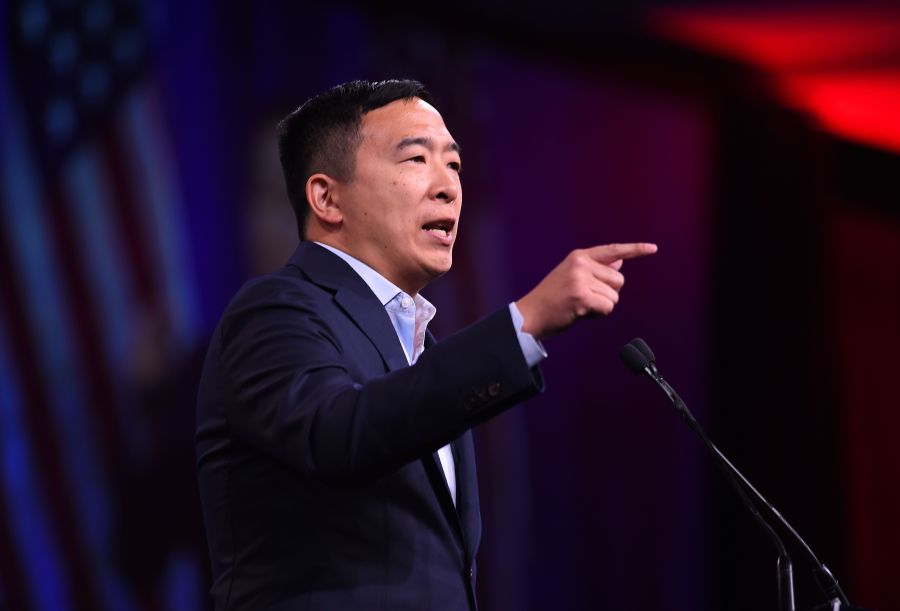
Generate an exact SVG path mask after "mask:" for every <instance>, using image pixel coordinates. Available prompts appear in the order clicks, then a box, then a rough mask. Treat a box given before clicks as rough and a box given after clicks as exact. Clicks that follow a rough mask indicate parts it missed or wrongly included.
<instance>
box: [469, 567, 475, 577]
mask: <svg viewBox="0 0 900 611" xmlns="http://www.w3.org/2000/svg"><path fill="white" fill-rule="evenodd" d="M469 579H475V569H469Z"/></svg>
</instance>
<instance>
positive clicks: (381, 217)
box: [337, 98, 462, 294]
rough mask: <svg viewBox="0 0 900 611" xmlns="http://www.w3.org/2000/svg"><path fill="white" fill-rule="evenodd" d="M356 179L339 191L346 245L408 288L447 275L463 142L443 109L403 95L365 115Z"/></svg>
mask: <svg viewBox="0 0 900 611" xmlns="http://www.w3.org/2000/svg"><path fill="white" fill-rule="evenodd" d="M361 133H362V142H361V143H360V145H359V148H358V150H357V153H356V168H355V171H354V174H353V179H352V181H350V182H349V183H341V184H340V186H339V189H338V192H337V195H338V201H339V205H340V208H341V212H342V215H343V220H342V227H341V234H342V236H341V239H340V241H341V245H342V246H343V247H344V248H345V249H346V250H347V251H348V252H349V253H350V254H352V255H353V256H355V257H356V258H358V259H360V260H361V261H363V262H365V263H366V264H368V265H369V266H370V267H372V268H374V269H375V270H376V271H378V272H379V273H380V274H381V275H383V276H384V277H386V278H387V279H388V280H390V281H391V282H393V283H394V284H396V285H397V286H399V287H400V288H402V289H403V290H404V291H406V292H408V293H410V294H415V293H418V292H419V290H421V289H422V288H423V287H424V286H425V285H426V284H428V282H430V281H431V280H433V279H435V278H437V277H438V276H440V275H441V274H444V273H446V272H447V271H448V270H449V269H450V266H451V264H452V263H453V244H454V242H455V241H456V232H457V226H458V220H459V212H460V206H461V205H462V187H461V185H460V182H459V169H460V156H459V147H458V146H457V145H456V143H455V142H454V141H453V138H452V137H451V136H450V132H449V131H447V127H446V126H445V125H444V120H443V119H442V118H441V115H440V113H438V111H437V110H435V108H434V107H433V106H431V105H429V104H427V103H426V102H424V101H422V100H420V99H418V98H413V99H411V100H397V101H395V102H392V103H390V104H388V105H386V106H383V107H381V108H377V109H375V110H373V111H371V112H369V113H367V114H365V115H363V118H362V124H361Z"/></svg>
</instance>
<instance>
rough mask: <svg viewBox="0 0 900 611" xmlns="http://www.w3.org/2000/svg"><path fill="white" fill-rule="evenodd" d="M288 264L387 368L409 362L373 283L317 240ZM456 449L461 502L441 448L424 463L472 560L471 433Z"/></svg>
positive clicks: (429, 342) (428, 342)
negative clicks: (325, 296)
mask: <svg viewBox="0 0 900 611" xmlns="http://www.w3.org/2000/svg"><path fill="white" fill-rule="evenodd" d="M288 264H289V265H293V266H295V267H297V268H299V269H300V270H301V271H303V273H304V274H306V276H307V277H308V278H309V279H310V280H311V281H313V282H315V283H316V284H318V285H319V286H322V287H326V288H328V289H329V290H330V291H332V292H333V293H334V300H335V303H337V305H338V307H340V308H341V309H342V310H343V311H344V312H345V313H346V314H347V316H349V317H350V319H351V320H352V321H353V322H354V323H355V324H356V325H357V326H358V327H359V328H360V330H361V331H362V332H363V333H364V334H365V335H366V337H368V338H369V340H371V342H372V343H373V344H374V345H375V348H376V349H377V350H378V353H379V354H380V355H381V358H382V359H383V360H384V364H385V367H386V368H387V370H388V371H396V370H398V369H402V368H404V367H408V366H409V363H408V362H407V360H406V354H405V353H404V352H403V347H402V346H401V345H400V340H399V338H398V337H397V332H396V331H395V330H394V326H393V325H392V324H391V320H390V318H389V317H388V314H387V312H386V311H385V309H384V305H383V304H382V303H380V302H379V301H378V298H377V297H375V294H374V293H372V289H370V288H369V285H367V284H366V283H365V281H364V280H363V279H362V278H360V277H359V274H357V273H356V271H354V270H353V268H352V267H350V266H349V265H347V263H346V262H345V261H344V260H343V259H341V258H340V257H338V256H337V255H335V254H334V253H331V252H329V251H328V250H326V249H324V248H322V247H321V246H319V245H318V244H315V243H313V242H301V243H300V245H299V246H298V247H297V249H296V250H295V251H294V254H293V256H292V257H291V259H290V261H289V263H288ZM434 344H435V339H434V336H433V335H432V334H431V333H430V332H428V333H426V335H425V348H426V349H427V348H429V347H430V346H433V345H434ZM426 408H427V407H426ZM452 449H453V454H454V458H455V459H456V460H455V462H456V498H457V505H456V506H454V504H453V498H452V497H451V496H450V490H449V488H448V487H447V480H446V479H445V477H444V471H443V468H442V467H441V462H440V459H439V458H438V455H437V452H435V453H433V454H432V455H431V456H428V457H425V458H423V459H422V465H423V466H424V468H425V471H426V473H427V474H428V477H429V480H430V481H431V484H432V487H433V488H434V491H435V494H436V496H437V498H438V502H439V504H440V506H441V509H442V510H443V512H444V516H445V517H446V519H447V521H448V522H449V523H450V526H451V528H452V529H453V530H454V531H455V532H456V534H457V536H459V537H460V541H461V542H462V544H463V546H464V548H465V550H466V555H467V560H468V561H469V562H470V563H471V561H472V558H471V556H472V555H473V554H474V551H475V545H476V544H477V540H478V539H477V538H478V536H480V532H479V531H480V528H479V526H478V524H479V521H478V520H479V515H478V495H477V482H476V481H475V471H474V468H475V463H474V453H473V451H472V434H471V433H470V432H466V433H465V434H464V435H463V436H462V437H460V438H459V439H457V440H456V441H454V442H453V444H452Z"/></svg>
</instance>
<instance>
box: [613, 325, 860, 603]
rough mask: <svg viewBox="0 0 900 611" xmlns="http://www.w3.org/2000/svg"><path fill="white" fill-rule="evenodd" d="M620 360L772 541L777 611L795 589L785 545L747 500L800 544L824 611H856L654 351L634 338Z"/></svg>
mask: <svg viewBox="0 0 900 611" xmlns="http://www.w3.org/2000/svg"><path fill="white" fill-rule="evenodd" d="M619 356H620V358H621V359H622V361H623V362H624V363H625V365H626V366H627V367H628V368H629V369H631V370H632V371H634V372H635V373H645V374H646V375H647V376H648V377H649V378H650V379H651V380H653V382H654V383H655V384H656V385H657V386H658V387H659V388H660V389H661V390H662V391H663V392H664V393H665V395H666V396H667V397H668V398H669V401H671V403H672V405H673V406H674V407H675V410H676V411H677V412H678V414H679V415H680V416H681V417H682V419H683V420H684V421H685V422H686V423H687V425H688V426H689V427H690V428H691V430H692V431H694V433H696V434H697V436H698V437H700V439H701V440H702V441H703V444H704V445H705V446H706V448H707V449H708V450H709V452H710V453H711V454H712V455H713V458H714V459H715V461H716V463H717V464H718V465H719V467H720V468H721V469H722V471H723V472H724V473H725V475H726V477H727V478H728V481H729V482H730V483H731V485H732V487H733V488H734V489H735V491H736V492H737V493H738V496H739V497H740V498H741V499H742V500H743V502H744V504H745V505H746V507H747V509H749V510H750V513H751V514H753V517H754V518H756V520H757V522H758V523H759V524H760V525H761V526H762V528H763V530H765V531H766V532H767V533H768V534H769V537H770V538H771V539H772V541H773V543H775V546H776V548H777V549H778V571H777V575H778V604H779V607H778V609H779V610H780V611H793V610H794V585H793V571H792V566H791V560H790V557H789V556H788V554H787V550H786V549H785V546H784V543H783V542H782V541H781V538H780V537H779V536H778V534H777V533H776V532H775V530H774V529H773V528H772V526H771V525H770V524H769V523H768V521H766V520H765V518H763V516H762V515H761V514H760V512H759V510H758V509H757V506H756V504H755V503H754V502H753V500H751V498H750V496H752V497H753V498H754V499H756V501H757V502H758V503H760V504H762V506H763V507H765V508H766V509H767V510H768V511H769V512H770V513H771V515H773V516H774V517H775V518H777V520H778V521H779V522H780V523H781V525H782V526H783V527H784V528H785V529H786V530H787V531H788V533H789V534H790V535H791V536H792V537H793V539H794V540H795V541H797V542H798V543H799V544H800V546H801V548H802V549H803V551H804V552H805V553H806V555H807V556H808V557H809V558H810V560H811V561H812V563H813V566H814V567H815V568H814V569H813V574H814V575H815V578H816V582H817V583H818V584H819V587H821V588H822V591H823V592H825V595H826V596H827V597H828V605H827V607H823V608H830V609H833V610H834V611H837V610H839V609H842V610H851V609H858V608H857V607H851V606H850V602H849V601H848V599H847V596H846V594H844V591H843V590H842V589H841V587H840V585H838V582H837V579H835V577H834V575H832V573H831V571H830V570H828V567H826V566H825V565H824V564H822V562H820V561H819V559H818V558H817V557H816V555H815V553H813V551H812V549H811V548H810V547H809V545H807V544H806V541H804V540H803V538H802V537H801V536H800V535H799V533H797V531H796V530H794V527H793V526H791V525H790V523H788V521H787V520H786V519H785V518H784V517H783V516H782V515H781V514H780V513H779V512H778V510H777V509H775V507H774V506H773V505H772V504H771V503H769V501H767V500H766V498H765V497H764V496H763V495H762V494H760V492H759V491H758V490H757V489H756V488H754V487H753V485H752V484H751V483H750V482H749V480H747V478H746V477H744V474H743V473H741V472H740V470H739V469H738V468H737V467H735V466H734V465H733V464H732V463H731V461H730V460H728V458H726V457H725V455H724V454H722V452H721V451H720V450H719V448H718V447H716V445H715V444H714V443H713V442H712V440H711V439H710V438H709V437H708V436H707V435H706V432H705V431H704V430H703V428H702V427H701V426H700V424H699V423H698V422H697V420H696V418H694V415H693V414H692V413H691V412H690V410H689V409H688V407H687V405H686V404H685V403H684V401H682V400H681V397H679V396H678V393H676V392H675V389H673V388H672V387H671V386H670V385H669V383H668V382H666V381H665V380H664V379H663V377H662V375H660V373H659V370H658V369H657V368H656V364H655V360H656V357H655V356H654V355H653V351H652V350H650V347H649V346H648V345H647V344H646V343H645V342H644V341H643V340H642V339H640V338H636V339H634V340H632V341H631V342H629V343H628V344H626V345H625V346H624V347H623V348H622V350H621V351H620V352H619ZM748 493H749V496H748Z"/></svg>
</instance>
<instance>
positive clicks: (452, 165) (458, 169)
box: [447, 161, 462, 174]
mask: <svg viewBox="0 0 900 611" xmlns="http://www.w3.org/2000/svg"><path fill="white" fill-rule="evenodd" d="M447 165H448V166H449V167H450V169H451V170H453V171H454V172H456V173H457V174H459V173H460V172H462V165H460V163H459V162H458V161H451V162H450V163H448V164H447Z"/></svg>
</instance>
